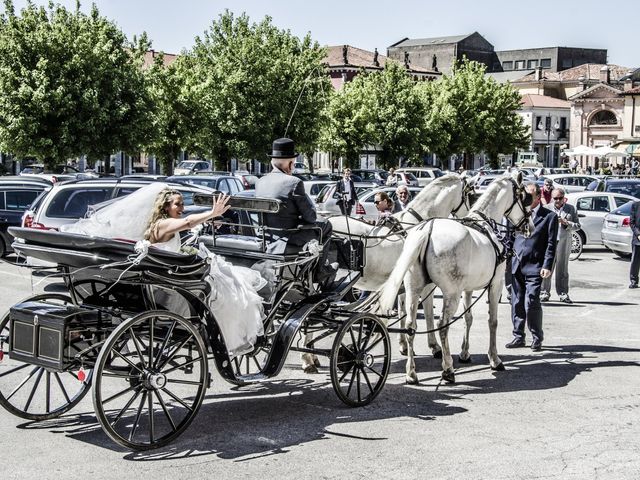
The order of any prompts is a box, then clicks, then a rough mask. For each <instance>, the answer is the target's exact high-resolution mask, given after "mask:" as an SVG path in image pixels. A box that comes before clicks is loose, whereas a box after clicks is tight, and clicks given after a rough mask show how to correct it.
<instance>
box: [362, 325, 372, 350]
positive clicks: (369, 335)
mask: <svg viewBox="0 0 640 480" xmlns="http://www.w3.org/2000/svg"><path fill="white" fill-rule="evenodd" d="M374 332H375V328H372V329H371V330H369V332H368V333H367V336H366V337H365V339H364V343H363V344H362V350H365V351H366V350H367V346H368V345H369V340H371V335H373V334H374Z"/></svg>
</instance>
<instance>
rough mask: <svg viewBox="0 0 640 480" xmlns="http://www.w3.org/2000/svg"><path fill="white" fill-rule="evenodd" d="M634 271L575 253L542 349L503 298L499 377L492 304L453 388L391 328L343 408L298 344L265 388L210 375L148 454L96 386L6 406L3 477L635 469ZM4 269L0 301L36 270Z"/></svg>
mask: <svg viewBox="0 0 640 480" xmlns="http://www.w3.org/2000/svg"><path fill="white" fill-rule="evenodd" d="M628 267H629V263H628V261H627V260H620V259H615V258H614V257H613V255H612V254H610V253H608V252H606V251H604V250H601V249H595V250H593V249H588V250H586V251H585V253H583V255H582V257H581V259H580V260H579V261H575V262H571V263H570V267H569V268H570V274H571V297H572V298H573V300H574V301H575V304H574V305H564V304H560V303H554V302H553V301H552V302H550V303H548V304H545V307H544V329H545V344H544V347H543V350H542V352H539V353H532V352H531V351H530V349H528V348H526V349H518V350H506V349H505V348H504V343H506V342H507V341H509V340H510V339H511V322H510V316H509V308H508V306H507V305H506V304H501V306H500V310H499V320H500V325H499V329H498V347H499V348H498V350H499V353H500V354H501V358H502V360H503V362H504V363H505V365H506V367H507V370H506V371H505V372H492V371H491V370H490V369H489V366H488V360H487V358H486V354H485V352H486V350H487V345H488V332H487V326H486V305H485V303H484V300H481V301H480V302H478V304H477V305H476V307H475V309H474V313H475V319H476V323H475V325H474V327H473V329H472V333H471V353H472V358H473V363H472V364H470V365H464V366H459V365H458V364H457V362H456V366H459V367H460V368H458V370H457V372H456V375H457V376H456V380H457V384H455V385H447V384H442V383H440V365H439V362H438V361H436V360H434V359H432V358H431V357H430V356H428V355H427V347H426V339H424V338H419V339H417V341H416V346H417V353H418V357H417V369H418V375H419V378H420V382H421V383H420V385H419V386H407V385H405V383H404V360H403V358H402V357H400V355H399V354H398V353H397V347H396V344H397V340H396V338H393V345H394V362H393V368H392V373H391V374H390V376H389V379H388V381H387V386H386V388H385V389H384V390H383V392H382V393H381V395H380V396H379V397H378V398H377V399H376V400H375V401H374V403H373V404H371V405H370V406H368V407H365V408H360V409H350V408H346V407H344V406H343V405H342V404H341V403H340V402H339V400H338V399H337V398H336V397H335V395H334V393H333V390H332V388H331V383H330V380H329V377H328V374H327V373H326V372H327V370H326V368H323V369H322V371H321V373H320V374H319V375H313V376H310V375H305V374H304V373H302V372H301V371H300V370H299V369H298V368H297V367H298V361H297V355H293V354H292V355H291V356H290V357H289V359H288V368H286V369H285V371H284V372H283V374H282V375H281V376H280V377H278V378H276V379H274V380H273V381H270V382H267V383H265V384H261V385H256V386H251V387H243V388H237V387H232V386H231V385H229V384H226V383H224V382H223V381H222V380H221V379H220V378H219V377H217V376H214V384H213V387H212V388H211V389H210V390H209V391H208V395H207V397H206V400H205V403H204V405H203V408H202V410H201V411H200V414H199V416H198V417H197V418H196V420H195V422H194V424H192V426H191V427H190V428H189V429H188V430H187V431H186V432H185V433H184V434H183V435H182V437H180V438H179V439H178V440H177V441H176V442H174V443H173V444H171V445H169V446H167V447H165V448H161V449H159V450H155V451H151V452H143V453H131V452H129V451H125V450H123V449H121V448H119V447H118V446H116V445H115V444H114V443H112V442H111V441H110V440H109V439H108V438H107V437H106V435H104V434H103V433H102V431H101V430H100V428H99V427H98V425H97V423H96V421H95V418H94V416H93V405H92V402H91V396H90V395H89V396H87V397H86V398H85V400H84V401H83V402H82V403H81V404H80V405H79V406H78V407H76V408H75V409H74V410H72V411H71V412H70V413H69V414H67V415H64V416H63V417H62V418H60V419H58V420H55V421H50V422H45V423H42V424H33V423H30V422H28V421H25V420H22V419H19V418H16V417H13V416H11V415H9V414H8V413H7V412H5V411H4V410H2V411H0V452H2V453H1V454H0V455H1V456H0V458H2V461H1V464H2V475H1V476H2V479H3V480H6V479H12V478H38V480H44V479H49V478H61V477H62V476H63V475H64V476H66V477H72V478H73V477H79V476H80V475H82V476H83V477H84V478H91V479H93V478H135V477H134V476H135V475H139V474H140V473H139V472H144V475H145V477H148V478H158V479H160V478H189V477H191V478H204V477H205V476H209V477H212V478H221V479H225V478H260V477H262V478H296V479H300V478H337V479H346V478H371V479H376V478H394V479H395V478H409V479H411V478H439V479H456V480H460V479H485V478H487V479H488V478H491V479H531V478H535V479H551V478H558V479H575V480H585V479H595V478H598V479H637V478H638V474H639V472H640V459H639V457H638V451H640V408H639V407H640V397H639V396H638V391H639V387H640V375H639V373H640V369H639V368H638V367H639V366H640V329H639V328H638V322H640V318H639V317H640V316H639V315H638V304H639V303H640V290H633V291H631V290H629V289H628V288H627V284H628ZM0 279H1V280H0V310H1V311H2V312H5V311H6V309H7V308H8V307H9V306H10V305H12V304H13V303H16V301H18V300H19V299H21V298H23V297H25V296H26V295H28V294H30V293H31V291H32V283H35V282H37V281H40V280H41V279H42V277H36V276H34V277H33V280H31V278H30V277H29V276H28V275H27V271H26V270H21V269H19V268H17V267H15V266H11V265H7V264H4V263H3V264H0ZM46 284H47V282H46V281H45V282H43V283H42V284H40V285H38V286H36V287H35V288H34V290H33V291H34V292H37V291H40V290H42V288H43V286H45V285H46ZM44 288H46V289H47V290H56V288H57V287H56V286H55V285H48V286H46V287H44ZM552 298H556V299H557V297H552ZM419 327H421V328H423V327H424V324H423V323H421V324H420V325H419ZM462 328H463V322H458V323H457V324H455V325H454V326H453V327H452V329H451V330H452V332H451V336H450V338H451V339H452V342H451V345H452V350H453V351H454V352H456V353H457V351H458V348H459V345H460V341H461V337H462V335H461V334H462ZM529 340H530V338H529ZM323 360H324V365H326V364H327V362H326V360H325V359H323ZM211 367H212V368H213V365H211Z"/></svg>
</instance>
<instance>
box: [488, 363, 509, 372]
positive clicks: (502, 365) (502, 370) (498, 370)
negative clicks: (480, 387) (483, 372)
mask: <svg viewBox="0 0 640 480" xmlns="http://www.w3.org/2000/svg"><path fill="white" fill-rule="evenodd" d="M491 370H495V371H497V372H504V371H505V370H506V369H505V368H504V363H502V362H500V363H499V364H498V365H496V366H495V367H491Z"/></svg>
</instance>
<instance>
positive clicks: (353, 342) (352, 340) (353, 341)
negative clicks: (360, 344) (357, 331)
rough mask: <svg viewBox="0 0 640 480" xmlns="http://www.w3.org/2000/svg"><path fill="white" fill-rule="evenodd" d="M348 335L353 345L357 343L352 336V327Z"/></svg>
mask: <svg viewBox="0 0 640 480" xmlns="http://www.w3.org/2000/svg"><path fill="white" fill-rule="evenodd" d="M349 335H350V336H351V344H352V345H354V346H355V345H357V342H356V337H354V336H353V329H352V328H350V329H349Z"/></svg>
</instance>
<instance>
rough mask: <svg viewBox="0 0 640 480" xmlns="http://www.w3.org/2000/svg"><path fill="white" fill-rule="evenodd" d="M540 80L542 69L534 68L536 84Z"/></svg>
mask: <svg viewBox="0 0 640 480" xmlns="http://www.w3.org/2000/svg"><path fill="white" fill-rule="evenodd" d="M540 80H542V67H536V82H539V81H540Z"/></svg>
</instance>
